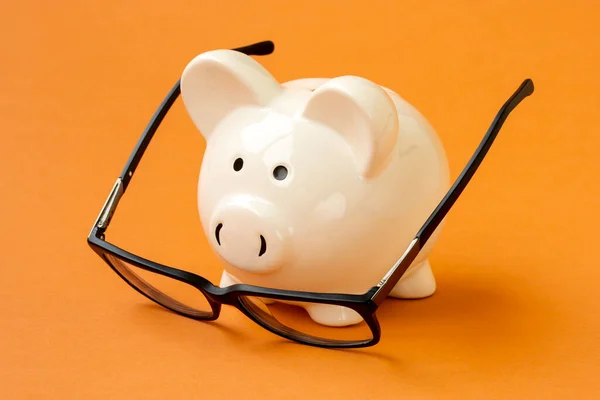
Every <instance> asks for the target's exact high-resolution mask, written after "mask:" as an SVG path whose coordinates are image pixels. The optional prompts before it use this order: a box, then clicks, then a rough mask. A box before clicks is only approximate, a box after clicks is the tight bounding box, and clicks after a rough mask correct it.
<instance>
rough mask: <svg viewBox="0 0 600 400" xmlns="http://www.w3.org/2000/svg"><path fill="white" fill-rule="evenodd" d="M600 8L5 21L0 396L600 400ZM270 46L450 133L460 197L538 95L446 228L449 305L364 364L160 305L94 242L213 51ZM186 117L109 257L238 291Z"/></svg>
mask: <svg viewBox="0 0 600 400" xmlns="http://www.w3.org/2000/svg"><path fill="white" fill-rule="evenodd" d="M594 3H596V2H594V1H591V0H590V1H577V0H571V1H568V2H564V1H545V2H542V1H540V2H536V1H521V2H517V1H506V0H492V1H485V2H479V1H467V0H461V1H454V2H448V1H446V2H442V1H439V2H433V1H412V0H411V1H408V0H407V1H397V2H396V1H391V0H390V1H381V0H370V1H368V2H355V3H354V4H351V3H350V2H346V1H306V0H304V1H287V2H281V1H274V0H265V1H261V2H241V1H240V2H235V3H234V2H227V1H224V2H216V1H215V2H200V1H187V2H186V1H178V0H173V1H167V2H165V1H155V0H152V1H149V0H146V1H136V2H133V1H127V2H126V1H104V2H91V1H88V2H82V1H77V2H76V1H72V2H66V1H63V2H47V1H37V2H34V1H22V2H8V3H5V5H4V6H3V10H2V12H1V13H0V29H1V30H2V31H1V33H2V35H1V37H2V39H1V42H0V43H1V45H0V46H1V47H0V51H1V55H2V56H1V60H2V62H1V63H0V88H1V90H0V112H1V114H0V117H1V120H0V122H1V123H2V125H1V132H2V133H1V135H2V141H1V144H0V188H1V189H2V192H1V193H2V200H1V202H0V204H1V207H0V221H1V229H0V235H1V236H0V239H1V240H0V243H1V245H2V251H1V252H0V265H1V266H2V270H1V271H2V272H1V273H2V280H1V283H0V298H1V299H2V302H1V303H0V316H1V318H2V322H1V326H0V398H2V399H18V398H53V399H67V398H68V399H71V398H73V399H75V398H76V399H95V398H98V399H109V398H110V399H113V398H121V397H122V398H132V399H133V398H144V399H159V398H160V399H164V398H170V399H189V398H203V399H210V398H212V397H214V396H218V398H277V399H280V398H281V399H304V398H312V397H314V398H329V399H387V398H394V399H399V398H403V399H445V398H461V399H466V398H477V399H482V398H485V399H492V398H494V399H495V398H498V399H506V398H519V399H531V398H540V399H542V398H543V399H559V398H581V399H596V398H600V383H598V382H597V379H598V377H597V371H598V368H599V367H600V344H599V343H600V317H599V315H600V301H599V300H600V298H599V295H598V282H599V281H600V272H599V271H600V268H599V267H600V263H599V261H598V256H597V251H596V249H597V248H598V245H599V243H598V239H599V237H598V230H597V226H598V224H599V223H600V211H599V207H598V206H599V205H600V200H599V198H600V180H599V178H598V176H599V174H600V167H599V165H600V162H599V161H598V156H597V154H598V151H599V149H600V131H599V130H598V116H599V113H598V110H600V96H599V92H600V73H599V72H598V71H600V60H599V57H600V40H599V38H600V28H599V23H598V21H599V20H600V19H599V16H600V8H599V7H598V6H597V5H594ZM263 39H271V40H273V41H274V42H275V44H276V51H275V53H274V54H273V55H271V56H268V57H266V58H261V59H260V60H261V62H262V63H263V64H264V65H265V66H266V67H267V68H268V69H269V70H270V71H271V72H272V73H273V74H274V75H275V76H276V77H277V78H279V79H280V80H282V81H283V80H289V79H294V78H302V77H310V76H337V75H343V74H355V75H360V76H364V77H366V78H369V79H372V80H374V81H376V82H378V83H380V84H382V85H385V86H387V87H390V88H393V89H394V90H397V91H398V92H399V93H400V94H401V95H402V96H404V97H405V98H406V99H408V100H409V101H410V102H412V103H413V104H414V105H415V106H416V107H417V108H419V109H420V110H421V111H422V112H423V114H424V115H425V116H426V117H427V118H428V119H429V120H430V121H431V122H432V124H433V125H434V126H435V127H436V129H437V130H438V132H439V134H440V136H441V138H442V140H443V142H444V143H445V146H446V148H447V152H448V157H449V159H450V163H451V167H452V174H453V177H456V176H457V174H458V173H459V171H460V169H461V168H462V167H463V166H464V164H465V163H466V162H467V160H468V158H469V157H470V155H471V154H472V152H473V150H474V149H475V147H476V146H477V144H478V143H479V140H480V139H481V137H482V135H483V134H484V132H485V130H486V129H487V127H488V125H489V123H490V122H491V120H492V118H493V117H494V114H495V113H496V111H497V109H498V108H499V107H500V106H501V104H502V103H503V102H504V100H505V99H506V98H507V97H508V96H509V95H510V94H511V93H512V92H513V90H515V89H516V88H517V86H518V85H519V84H520V83H521V81H522V80H523V79H524V78H527V77H530V78H532V79H533V80H534V83H535V85H536V91H535V93H534V94H533V96H532V97H529V98H528V99H526V100H525V101H524V102H523V104H521V105H520V106H519V107H518V108H517V110H516V111H515V112H514V114H513V115H512V116H511V117H510V118H509V120H508V122H507V124H506V125H505V127H504V129H503V131H502V132H501V134H500V136H499V137H498V139H497V141H496V143H495V144H494V147H492V149H491V151H490V153H489V155H488V157H487V159H486V160H485V161H484V163H483V164H482V166H481V168H480V170H479V172H478V173H477V175H476V176H475V178H474V179H473V180H472V182H471V184H470V185H469V187H468V188H467V190H466V191H465V192H464V194H463V196H462V197H461V199H460V200H459V201H458V203H457V204H456V206H455V208H454V209H453V210H452V211H451V213H450V215H449V217H448V223H447V225H446V228H445V231H444V234H443V236H442V238H441V240H440V242H439V245H438V246H437V247H436V249H435V251H434V255H433V257H432V264H433V266H434V272H435V274H436V277H437V280H438V292H437V293H436V294H435V295H434V296H433V297H431V298H429V299H426V300H422V301H411V302H402V301H389V302H387V303H386V304H384V306H383V308H382V309H381V311H380V313H379V315H380V321H381V324H382V329H383V338H382V341H381V343H380V344H379V345H377V346H376V347H373V348H370V349H365V350H351V351H332V350H323V349H317V348H311V347H307V346H302V345H297V344H292V343H289V342H286V341H285V340H283V339H280V338H279V337H277V336H274V335H271V334H270V333H269V332H267V331H264V330H262V329H261V328H259V327H257V326H254V325H253V323H252V322H251V321H249V320H247V319H245V317H243V316H242V315H241V314H240V313H239V312H237V311H236V310H234V309H229V308H226V309H224V310H223V314H222V317H221V319H220V320H219V321H218V322H216V323H199V322H194V321H192V320H189V319H185V318H182V317H178V316H175V315H173V314H171V313H168V312H165V311H163V310H162V309H160V308H158V307H155V306H153V305H151V304H150V303H149V302H148V301H147V300H146V299H145V298H143V297H142V296H140V295H139V294H137V293H136V292H134V291H133V290H131V289H130V288H129V287H128V286H126V285H125V284H124V283H123V282H122V281H121V280H120V278H118V277H117V276H116V275H115V274H114V273H113V272H112V271H111V270H110V269H109V268H108V267H107V266H106V265H105V264H104V263H103V262H102V260H101V259H100V258H98V257H97V256H96V255H95V254H94V253H93V252H92V251H91V250H90V249H89V248H88V246H87V244H86V240H85V239H86V236H87V234H88V232H89V229H90V227H91V225H92V223H93V222H94V219H95V218H96V216H97V213H98V211H99V210H100V208H101V206H102V204H103V202H104V200H105V198H106V196H107V195H108V192H109V191H110V188H111V186H112V184H113V182H114V179H116V177H117V175H118V174H119V173H120V171H121V168H122V167H123V166H124V164H125V162H126V160H127V157H128V156H129V154H130V152H131V151H132V149H133V147H134V145H135V143H136V141H137V140H138V138H139V135H140V133H141V132H142V130H143V128H144V127H145V124H146V123H147V121H148V119H149V118H150V116H151V114H152V113H153V112H154V110H155V108H156V107H157V106H158V104H159V103H160V101H161V100H162V98H163V96H164V95H165V94H166V92H167V91H168V90H169V88H170V87H171V85H172V84H173V83H174V82H175V80H176V79H177V78H178V76H179V74H180V73H181V71H182V69H183V67H184V66H185V65H186V63H187V62H188V61H190V60H191V58H192V57H194V56H195V55H196V54H198V53H200V52H203V51H206V50H210V49H214V48H220V47H235V46H240V45H245V44H248V43H251V42H254V41H259V40H263ZM203 150H204V141H203V139H202V138H201V137H200V135H199V134H197V133H196V132H195V130H194V128H193V126H192V125H191V123H190V121H189V119H188V118H187V116H186V115H185V113H184V112H183V107H182V106H181V103H179V102H178V103H177V105H176V106H175V108H174V110H173V113H172V114H170V115H169V117H168V118H167V120H166V121H165V124H164V126H163V128H162V129H161V131H160V132H159V133H158V134H157V136H156V139H155V141H154V142H153V143H152V146H151V147H150V149H149V151H148V153H147V154H148V155H147V158H145V159H144V161H143V162H142V164H141V166H140V168H139V169H138V172H137V174H136V176H135V177H134V181H133V182H134V183H133V184H132V185H131V187H130V190H128V192H127V195H126V197H125V198H124V199H123V201H122V202H121V204H120V206H119V209H118V211H117V214H116V216H115V218H114V220H113V225H111V230H110V231H109V239H110V240H111V241H113V242H114V243H115V244H117V245H120V246H122V247H124V248H126V249H129V250H131V251H133V252H135V253H139V254H140V255H143V256H146V257H148V258H151V259H154V260H156V261H159V262H164V263H169V264H172V265H175V266H180V267H182V268H188V269H189V270H192V271H194V272H197V273H202V274H204V275H206V276H208V277H209V278H211V279H212V280H213V281H214V282H218V277H219V271H220V270H219V266H218V263H217V261H216V259H215V258H214V257H213V255H212V253H211V252H210V250H209V248H208V246H207V243H206V241H205V240H204V238H203V236H202V232H201V230H200V224H199V221H198V220H197V211H196V208H195V207H196V204H195V190H196V180H197V175H198V169H199V165H200V162H201V158H202V152H203Z"/></svg>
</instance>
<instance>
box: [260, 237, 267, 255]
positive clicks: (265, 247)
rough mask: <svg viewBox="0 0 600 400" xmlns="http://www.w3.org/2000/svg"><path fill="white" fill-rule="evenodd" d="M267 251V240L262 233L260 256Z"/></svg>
mask: <svg viewBox="0 0 600 400" xmlns="http://www.w3.org/2000/svg"><path fill="white" fill-rule="evenodd" d="M266 251H267V241H266V240H265V238H264V236H263V235H260V251H259V252H258V256H259V257H260V256H262V255H263V254H265V252H266Z"/></svg>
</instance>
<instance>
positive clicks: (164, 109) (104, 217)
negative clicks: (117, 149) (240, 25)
mask: <svg viewBox="0 0 600 400" xmlns="http://www.w3.org/2000/svg"><path fill="white" fill-rule="evenodd" d="M232 50H234V51H239V52H241V53H244V54H246V55H249V56H266V55H269V54H271V53H273V51H274V50H275V45H274V43H273V42H272V41H270V40H265V41H262V42H257V43H253V44H250V45H248V46H243V47H237V48H234V49H232ZM179 85H180V80H179V79H178V80H177V82H176V83H175V85H174V86H173V88H172V89H171V90H170V91H169V93H168V94H167V96H166V97H165V99H164V100H163V101H162V103H161V104H160V106H159V107H158V109H157V110H156V112H155V113H154V115H153V116H152V118H151V119H150V122H148V125H147V126H146V129H145V130H144V132H143V133H142V136H141V137H140V139H139V140H138V142H137V144H136V146H135V149H134V150H133V152H132V153H131V155H130V156H129V160H127V163H126V164H125V168H123V170H122V172H121V175H119V177H118V178H117V181H116V182H115V184H114V186H113V188H112V190H111V192H110V195H109V196H108V199H107V200H106V202H105V203H104V206H103V207H102V211H101V212H100V215H99V216H98V219H97V221H96V225H95V226H96V227H97V228H98V229H99V230H100V231H105V230H106V228H107V227H108V224H109V223H110V220H111V218H112V216H113V214H114V212H115V209H116V207H117V204H118V203H119V200H120V199H121V196H123V193H125V189H127V186H128V185H129V182H130V181H131V177H132V176H133V174H134V172H135V169H136V168H137V166H138V164H139V163H140V160H141V159H142V157H143V155H144V152H145V151H146V149H147V148H148V145H149V144H150V141H151V140H152V137H153V136H154V134H155V133H156V131H157V130H158V127H159V126H160V124H161V123H162V121H163V119H164V118H165V116H166V115H167V113H168V112H169V110H170V109H171V106H172V105H173V103H175V100H177V98H178V97H179V94H180V93H181V89H180V86H179Z"/></svg>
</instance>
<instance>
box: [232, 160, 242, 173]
mask: <svg viewBox="0 0 600 400" xmlns="http://www.w3.org/2000/svg"><path fill="white" fill-rule="evenodd" d="M243 166H244V160H242V159H241V158H236V159H235V161H234V162H233V170H234V171H236V172H237V171H239V170H240V169H242V167H243Z"/></svg>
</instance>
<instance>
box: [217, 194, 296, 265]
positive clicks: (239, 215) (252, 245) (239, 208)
mask: <svg viewBox="0 0 600 400" xmlns="http://www.w3.org/2000/svg"><path fill="white" fill-rule="evenodd" d="M210 229H211V236H212V240H211V243H212V245H213V247H214V248H215V250H216V251H217V253H218V254H219V255H220V256H221V257H222V258H223V259H224V260H225V261H226V262H227V263H229V264H231V265H232V266H234V267H236V268H239V269H242V270H245V271H248V272H253V273H257V274H264V273H269V272H273V271H275V270H277V269H279V268H280V267H281V265H282V262H283V259H284V257H285V251H286V243H287V240H286V238H287V235H286V228H285V225H284V224H283V223H282V221H281V219H280V213H279V212H278V207H277V206H275V205H274V204H271V203H269V202H266V201H263V200H261V199H257V198H254V197H252V198H250V197H246V196H242V197H232V198H228V199H225V200H224V201H222V202H221V203H220V204H219V205H218V206H217V208H216V210H215V213H214V215H213V218H212V222H211V228H210Z"/></svg>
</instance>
